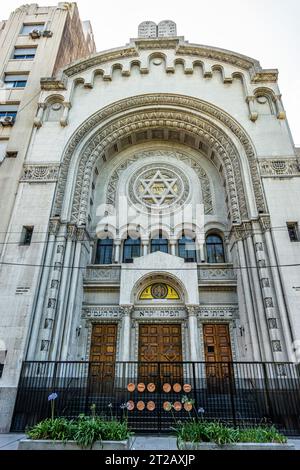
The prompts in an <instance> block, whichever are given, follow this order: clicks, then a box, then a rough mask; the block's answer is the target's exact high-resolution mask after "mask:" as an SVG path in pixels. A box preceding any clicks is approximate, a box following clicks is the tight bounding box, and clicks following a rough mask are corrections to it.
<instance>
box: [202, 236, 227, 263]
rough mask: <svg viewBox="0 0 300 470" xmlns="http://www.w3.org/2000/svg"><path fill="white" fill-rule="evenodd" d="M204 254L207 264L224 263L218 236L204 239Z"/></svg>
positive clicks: (221, 245) (220, 241)
mask: <svg viewBox="0 0 300 470" xmlns="http://www.w3.org/2000/svg"><path fill="white" fill-rule="evenodd" d="M206 254H207V262H208V263H224V262H225V255H224V246H223V240H222V238H221V237H220V236H219V235H215V234H211V235H208V236H207V237H206Z"/></svg>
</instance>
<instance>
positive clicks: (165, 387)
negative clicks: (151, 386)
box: [163, 384, 172, 393]
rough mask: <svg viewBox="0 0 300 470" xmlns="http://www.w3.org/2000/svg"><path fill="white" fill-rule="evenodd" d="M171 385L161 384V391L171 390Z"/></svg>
mask: <svg viewBox="0 0 300 470" xmlns="http://www.w3.org/2000/svg"><path fill="white" fill-rule="evenodd" d="M171 388H172V387H171V385H170V384H163V391H164V392H165V393H169V392H170V391H171Z"/></svg>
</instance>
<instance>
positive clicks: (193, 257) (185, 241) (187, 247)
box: [178, 234, 197, 263]
mask: <svg viewBox="0 0 300 470" xmlns="http://www.w3.org/2000/svg"><path fill="white" fill-rule="evenodd" d="M178 256H180V258H184V260H185V261H186V262H189V263H196V262H197V254H196V246H195V240H194V239H193V238H190V237H187V236H185V235H184V234H183V236H182V237H181V238H180V239H179V240H178Z"/></svg>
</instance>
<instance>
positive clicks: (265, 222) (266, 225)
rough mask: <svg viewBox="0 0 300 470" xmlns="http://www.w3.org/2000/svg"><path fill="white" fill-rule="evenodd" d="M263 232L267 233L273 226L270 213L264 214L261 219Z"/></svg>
mask: <svg viewBox="0 0 300 470" xmlns="http://www.w3.org/2000/svg"><path fill="white" fill-rule="evenodd" d="M259 222H260V226H261V229H262V232H263V233H265V232H267V231H268V230H270V228H271V219H270V216H269V215H262V216H261V217H260V219H259Z"/></svg>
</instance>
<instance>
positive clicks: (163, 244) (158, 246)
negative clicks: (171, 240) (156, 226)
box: [151, 232, 169, 253]
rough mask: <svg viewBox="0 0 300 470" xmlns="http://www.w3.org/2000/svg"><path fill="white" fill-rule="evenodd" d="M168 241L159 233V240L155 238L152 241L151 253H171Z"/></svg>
mask: <svg viewBox="0 0 300 470" xmlns="http://www.w3.org/2000/svg"><path fill="white" fill-rule="evenodd" d="M168 248H169V246H168V240H167V239H166V238H163V236H162V233H161V232H160V233H159V236H158V237H157V238H153V239H152V240H151V253H155V252H156V251H161V252H162V253H168V252H169V249H168Z"/></svg>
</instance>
